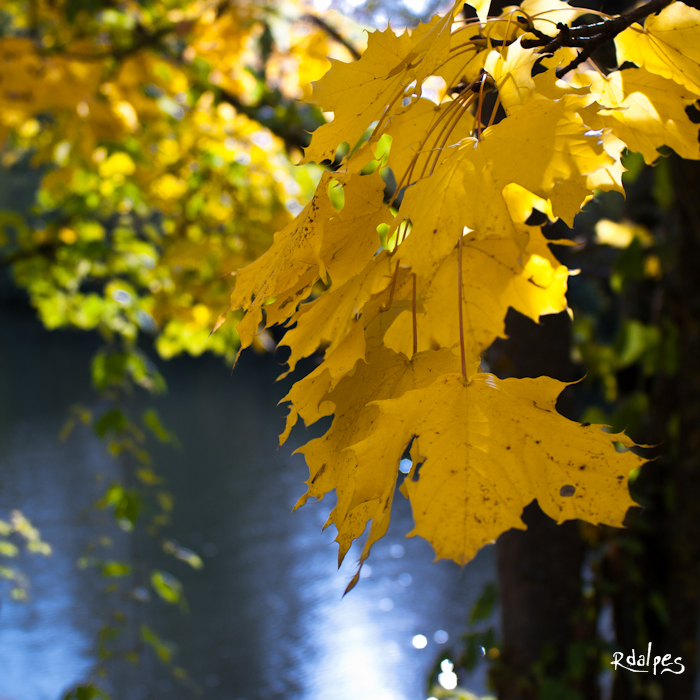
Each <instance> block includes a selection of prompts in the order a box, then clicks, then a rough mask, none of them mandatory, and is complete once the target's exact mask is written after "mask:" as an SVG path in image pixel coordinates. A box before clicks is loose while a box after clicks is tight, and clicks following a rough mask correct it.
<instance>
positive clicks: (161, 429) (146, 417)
mask: <svg viewBox="0 0 700 700" xmlns="http://www.w3.org/2000/svg"><path fill="white" fill-rule="evenodd" d="M142 420H143V424H144V425H145V426H146V427H147V428H149V429H150V431H151V432H152V433H153V434H154V435H155V436H156V438H158V440H160V442H163V443H170V444H172V445H178V444H179V443H178V440H177V436H176V435H175V433H173V432H171V431H170V430H168V429H167V428H166V427H165V426H164V425H163V423H162V422H161V420H160V416H159V415H158V412H157V411H156V410H155V409H154V408H149V409H148V410H147V411H145V412H144V414H143V419H142Z"/></svg>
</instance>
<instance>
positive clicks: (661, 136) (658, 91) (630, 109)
mask: <svg viewBox="0 0 700 700" xmlns="http://www.w3.org/2000/svg"><path fill="white" fill-rule="evenodd" d="M574 79H575V82H576V83H577V84H579V85H588V86H590V89H591V92H592V93H593V94H595V96H596V100H597V101H598V102H599V103H600V105H601V107H603V108H604V109H602V110H600V111H599V112H598V113H597V116H592V117H591V118H590V119H589V120H588V121H589V124H590V125H591V126H592V127H593V128H599V127H609V128H610V129H611V130H612V131H613V133H614V134H615V136H617V137H618V138H620V139H621V140H622V141H624V142H625V144H626V146H627V148H629V150H631V151H638V152H639V153H641V154H642V155H643V156H644V160H645V161H646V162H647V163H648V164H650V165H651V164H652V163H653V162H654V161H655V160H656V159H657V158H658V156H659V152H658V149H659V148H660V147H661V146H669V147H671V148H673V149H674V150H675V151H676V153H678V155H680V156H681V157H682V158H695V159H697V158H700V147H699V146H698V139H697V135H698V126H697V124H693V123H692V122H691V121H690V119H689V117H688V115H687V114H686V112H685V107H686V106H687V105H689V104H692V103H694V102H695V101H696V100H697V96H696V95H695V94H693V93H692V92H691V91H690V90H688V89H687V88H686V87H684V86H682V85H680V84H679V83H676V82H674V81H672V80H669V79H667V78H663V77H661V76H659V75H655V74H654V73H651V72H649V71H648V70H646V69H644V68H632V69H628V70H622V71H613V72H612V73H610V74H609V75H607V76H603V75H601V74H600V73H598V72H594V71H587V72H580V73H578V74H577V75H576V76H575V78H574ZM606 107H607V108H609V109H605V108H606Z"/></svg>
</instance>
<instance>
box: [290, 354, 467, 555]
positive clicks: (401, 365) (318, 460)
mask: <svg viewBox="0 0 700 700" xmlns="http://www.w3.org/2000/svg"><path fill="white" fill-rule="evenodd" d="M458 366H459V358H458V357H457V356H455V355H454V354H453V353H451V352H450V351H449V350H440V351H437V352H427V353H419V354H418V355H416V356H414V357H413V358H412V359H410V360H409V359H408V358H407V357H406V356H405V355H401V354H398V353H395V352H393V351H392V350H389V349H388V348H386V347H384V346H381V345H378V346H375V347H374V348H372V351H371V352H368V353H367V359H366V362H358V363H357V364H356V365H355V369H354V372H353V373H352V374H351V375H348V376H345V377H343V379H342V380H341V381H340V382H338V384H337V386H336V387H335V389H334V390H333V391H332V392H330V393H329V394H328V395H327V396H326V400H327V401H329V402H331V404H332V405H333V407H334V412H335V417H334V419H333V423H332V425H331V427H330V429H329V430H328V432H327V433H326V434H325V435H324V436H323V437H321V438H317V439H315V440H311V441H310V442H308V443H307V444H306V445H304V446H303V447H301V448H299V450H297V452H300V453H302V454H303V455H304V457H305V458H306V463H307V465H308V466H309V472H310V477H309V480H308V482H307V484H308V491H307V493H306V494H305V495H304V496H302V498H301V499H299V502H298V503H297V505H296V506H295V508H297V507H299V506H301V505H303V504H304V503H305V502H306V500H307V499H308V498H309V497H312V496H313V497H316V498H319V499H321V498H323V497H324V496H325V494H327V493H328V492H329V491H331V490H333V489H335V491H336V495H337V497H338V502H337V504H336V506H335V508H334V509H333V511H332V512H331V514H330V516H329V518H328V523H327V524H330V523H334V524H335V526H336V527H337V529H338V537H337V538H336V540H337V542H338V543H339V545H340V551H339V555H338V557H339V561H342V560H343V558H344V556H345V554H346V553H347V550H348V548H349V546H350V544H351V543H352V541H353V540H354V539H356V538H357V537H358V536H359V535H360V534H362V531H363V530H364V529H365V526H366V524H367V520H364V521H362V519H361V518H358V517H357V513H355V515H352V511H353V510H354V509H355V508H356V507H357V506H360V507H361V508H362V510H363V512H366V513H369V517H370V518H377V515H378V514H380V513H384V512H385V511H386V507H387V503H388V499H390V498H391V496H392V495H393V494H390V493H385V492H384V491H380V492H376V494H375V492H374V491H372V488H373V483H374V482H373V480H372V479H373V477H372V471H373V469H374V468H376V467H377V466H378V465H374V467H372V466H371V465H366V464H365V465H363V468H362V469H361V470H360V469H358V468H357V467H358V465H357V462H356V460H355V456H354V453H353V452H352V451H351V450H348V449H347V448H348V447H350V446H351V445H352V444H354V443H355V442H357V441H358V440H359V439H362V437H363V436H364V435H366V434H368V433H369V432H370V431H371V428H372V421H373V414H374V413H375V410H374V409H373V408H368V407H367V405H368V404H369V403H370V402H372V401H375V400H378V399H384V398H391V397H399V396H401V395H402V394H403V393H405V392H406V391H409V390H411V389H418V388H422V387H424V386H428V385H429V384H431V383H432V382H433V381H434V380H435V379H436V377H438V376H439V375H440V374H442V373H444V372H450V371H456V370H457V369H458ZM397 474H398V471H396V474H395V475H394V477H396V475H397ZM370 501H376V502H374V503H371V505H370V506H369V510H368V506H367V505H364V504H367V503H368V502H370ZM358 528H359V530H358Z"/></svg>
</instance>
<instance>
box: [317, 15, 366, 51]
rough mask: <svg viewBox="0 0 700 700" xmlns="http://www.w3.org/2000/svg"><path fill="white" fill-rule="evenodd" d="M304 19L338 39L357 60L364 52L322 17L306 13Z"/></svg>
mask: <svg viewBox="0 0 700 700" xmlns="http://www.w3.org/2000/svg"><path fill="white" fill-rule="evenodd" d="M304 19H306V20H308V21H309V22H311V23H312V24H315V25H316V26H317V27H320V28H321V29H323V31H324V32H326V34H328V36H330V37H332V38H333V39H335V41H337V42H338V43H339V44H342V45H343V46H344V47H345V48H346V49H347V50H348V51H349V52H350V55H351V56H352V57H353V58H354V59H355V60H356V61H359V60H360V57H361V56H362V54H361V53H360V52H359V51H358V50H357V48H356V47H355V46H354V45H353V44H352V43H351V42H350V41H349V40H348V39H346V38H345V37H344V36H343V35H342V34H341V33H340V32H339V31H338V30H337V29H334V28H333V27H331V25H330V24H328V22H326V20H324V19H321V18H320V17H317V16H316V15H306V17H304Z"/></svg>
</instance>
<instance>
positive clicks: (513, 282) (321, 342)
mask: <svg viewBox="0 0 700 700" xmlns="http://www.w3.org/2000/svg"><path fill="white" fill-rule="evenodd" d="M473 4H474V6H475V8H476V10H477V14H478V20H457V14H456V13H457V10H458V7H461V3H457V4H456V5H455V7H454V8H453V9H452V11H451V12H448V13H447V14H446V15H445V16H443V17H435V18H434V19H433V20H432V21H430V22H428V23H425V24H421V25H419V26H418V27H417V28H416V29H415V31H413V32H412V33H408V32H404V33H403V34H401V35H397V34H396V33H395V32H394V31H393V30H392V29H391V28H388V29H386V30H385V31H381V32H380V31H377V32H374V33H372V34H370V36H369V44H368V47H367V50H366V52H365V53H364V54H363V56H362V57H361V58H360V59H359V60H358V61H355V62H353V63H341V62H339V61H333V62H332V68H331V70H330V71H329V72H328V73H327V74H326V76H325V77H323V78H322V79H321V80H320V81H319V82H317V83H315V84H314V90H313V96H312V98H311V99H312V102H313V103H314V104H316V105H318V106H319V107H321V108H322V109H323V110H325V111H328V112H333V115H334V118H333V120H332V121H331V122H329V123H328V124H325V125H323V126H321V127H320V128H318V129H317V130H316V131H315V132H314V134H313V138H312V142H311V145H310V146H309V148H308V149H307V150H306V153H305V157H304V160H303V162H316V163H321V162H323V161H333V160H334V159H337V155H336V154H337V153H338V147H339V145H340V144H342V143H346V144H347V145H348V147H349V148H348V151H347V154H346V155H345V156H344V157H343V158H342V159H340V160H339V161H337V160H336V165H337V167H336V168H335V169H334V170H332V171H329V172H327V173H325V174H324V176H323V177H322V178H321V181H320V183H319V185H318V188H317V190H316V193H315V195H314V197H313V199H312V200H311V202H310V203H309V204H308V205H307V206H306V207H305V209H304V210H303V211H302V212H301V213H300V214H299V215H298V216H297V218H296V219H295V220H294V221H293V222H291V223H290V224H289V225H288V226H287V227H286V228H284V229H283V230H281V231H280V232H279V233H277V234H276V235H275V240H274V244H273V245H272V247H271V248H270V249H269V250H268V252H267V253H266V254H265V255H263V256H262V257H261V258H260V259H259V260H257V261H256V262H254V263H253V264H251V265H249V266H248V267H246V268H244V269H241V270H239V271H238V273H237V276H236V287H235V290H234V291H233V293H232V298H231V306H232V308H233V309H242V310H244V311H245V317H244V318H243V320H242V321H241V322H240V323H239V325H238V327H237V330H238V333H239V335H240V340H241V345H242V347H246V346H248V345H250V344H251V343H252V342H253V340H254V338H255V337H256V334H257V333H259V332H260V329H261V328H263V327H270V326H272V325H274V324H286V325H287V327H288V329H287V331H286V334H285V336H284V339H283V341H282V345H286V346H288V347H289V348H290V351H291V353H290V356H289V360H288V362H289V369H290V371H291V370H293V369H294V367H295V365H296V364H297V362H298V361H299V360H300V359H301V358H304V357H308V356H310V355H311V354H312V353H315V352H316V351H318V350H319V349H320V348H324V355H323V362H322V363H321V364H320V365H319V366H318V367H317V368H316V369H315V370H314V371H313V372H311V373H310V374H309V375H308V376H306V377H304V378H303V379H301V380H299V381H298V382H297V383H296V384H295V385H294V386H293V387H292V389H291V390H290V392H289V394H288V395H287V397H286V400H287V401H289V402H290V403H291V408H290V413H289V417H288V419H287V426H286V428H285V431H284V433H283V434H282V436H281V441H282V442H284V440H285V439H286V438H287V436H288V435H289V433H290V430H291V429H292V427H293V426H294V425H295V423H296V422H297V420H298V418H299V417H301V418H302V419H303V421H304V423H305V424H306V425H309V424H312V423H314V422H315V421H317V420H318V419H319V418H321V417H323V416H329V415H331V414H333V415H334V418H333V422H332V424H331V427H330V428H329V430H328V431H327V432H326V434H325V435H324V436H323V437H320V438H317V439H314V440H311V441H310V442H309V443H308V444H306V445H305V446H304V447H302V448H300V450H299V452H301V453H302V454H303V455H304V456H305V458H306V461H307V463H308V466H309V470H310V478H309V480H308V482H307V483H308V491H307V493H306V495H304V496H303V497H302V498H301V499H300V501H299V503H298V504H297V505H301V504H303V503H304V502H305V501H306V500H307V499H308V498H309V497H315V498H318V499H321V498H323V497H324V496H325V495H326V494H327V493H328V492H330V491H332V490H335V492H336V495H337V504H336V506H335V508H334V509H333V510H332V512H331V514H330V516H329V519H328V523H327V524H330V523H333V524H334V525H335V526H336V527H337V530H338V536H337V542H338V543H339V546H340V551H339V560H340V561H342V559H343V557H344V556H345V554H346V553H347V551H348V548H349V547H350V545H351V544H352V542H353V541H354V540H355V539H357V538H358V537H360V535H361V534H362V533H363V531H364V530H365V529H366V527H367V525H368V523H371V526H370V530H369V535H368V537H367V539H366V542H365V545H364V549H363V552H362V555H361V558H360V566H361V565H362V562H363V561H364V560H365V559H366V557H367V556H368V554H369V551H370V548H371V547H372V545H373V544H374V543H375V542H376V541H377V540H378V539H379V538H380V537H382V536H383V535H384V533H385V532H386V530H387V527H388V524H389V519H390V512H391V505H392V500H393V497H394V493H395V491H396V487H397V481H398V477H399V476H400V474H399V463H400V460H401V459H402V457H403V456H404V455H405V453H406V451H407V450H410V456H411V460H412V468H411V471H410V473H409V474H408V476H407V477H406V479H405V480H404V481H403V483H402V484H401V487H400V490H401V492H402V493H403V495H404V496H406V497H408V498H409V499H410V502H411V505H412V508H413V515H414V519H415V528H414V529H413V531H412V532H411V533H410V534H411V535H421V536H423V537H425V538H426V539H427V540H428V541H429V542H430V543H431V544H432V546H433V547H434V549H435V552H436V555H437V558H443V557H444V558H450V559H453V560H454V561H456V562H458V563H460V564H465V563H466V562H467V561H469V560H470V559H471V558H472V557H473V556H474V555H475V553H476V552H477V550H478V549H479V548H480V547H481V546H482V545H484V544H486V543H489V542H493V541H494V540H495V539H496V538H497V537H498V536H499V534H501V533H502V532H504V531H505V530H507V529H509V528H521V529H524V524H523V522H522V520H521V517H520V516H521V513H522V511H523V508H524V507H525V506H526V505H527V504H528V503H530V502H531V501H532V500H533V499H537V501H538V503H539V505H540V507H541V508H542V510H544V512H545V513H547V514H548V515H549V516H551V517H552V518H553V519H555V520H556V521H557V522H558V523H561V522H563V521H564V520H567V519H573V518H581V519H584V520H587V521H589V522H592V523H601V524H607V525H612V526H621V525H622V522H623V519H624V517H625V513H626V511H627V509H628V507H629V506H631V505H632V504H633V501H632V500H631V498H630V496H629V490H628V474H629V472H630V471H631V470H632V469H634V468H637V467H638V466H640V464H641V463H642V461H643V460H642V459H641V458H640V457H639V456H637V455H636V454H635V453H634V452H632V451H630V449H629V448H631V447H632V446H633V443H632V442H631V441H630V440H629V439H628V438H627V437H625V436H624V435H623V434H612V433H610V432H607V431H606V430H605V429H604V426H600V425H581V424H579V423H576V422H572V421H570V420H568V419H566V418H564V417H563V416H561V415H560V414H559V413H558V412H557V411H556V407H555V404H556V401H557V397H558V395H559V394H560V392H561V391H562V389H563V388H564V386H565V385H564V384H563V383H561V382H559V381H556V380H554V379H552V378H549V377H540V378H536V379H506V380H501V379H499V378H497V377H495V376H494V375H493V374H490V373H485V372H480V371H479V365H480V357H481V353H482V352H483V351H484V350H486V349H487V348H488V347H489V346H490V345H491V343H492V342H493V341H494V340H495V339H496V338H499V337H503V336H504V318H505V315H506V313H507V311H508V309H509V308H511V307H512V308H514V309H516V310H517V311H519V312H521V313H523V314H525V315H526V316H528V317H529V318H531V319H533V320H534V321H537V320H538V319H539V318H540V317H541V316H542V315H544V314H552V313H558V312H560V311H563V310H565V309H566V308H567V302H566V296H565V295H566V287H567V275H568V270H567V269H566V267H565V266H563V265H561V264H560V263H559V262H558V261H557V259H556V258H555V256H554V255H553V253H552V252H551V250H550V249H549V245H548V242H547V240H546V238H545V237H544V235H543V233H542V230H541V227H540V226H533V225H531V224H530V223H529V222H531V221H532V220H533V219H534V218H535V217H533V216H532V215H533V213H534V212H539V213H540V215H545V216H540V218H541V219H543V218H545V217H546V218H547V219H548V220H549V221H554V220H556V219H562V220H563V221H564V222H566V223H567V224H568V225H572V224H573V220H574V217H575V215H576V214H577V212H579V211H580V210H581V209H582V207H583V206H584V205H585V204H586V203H587V202H588V201H589V200H590V199H591V198H592V197H593V195H594V192H596V191H597V190H602V191H618V192H623V186H622V174H623V172H624V170H625V169H624V167H623V165H622V162H621V157H622V155H623V152H624V151H625V149H629V150H632V151H638V152H640V153H641V154H642V155H643V157H644V159H645V161H646V162H647V163H653V162H654V161H655V160H656V158H657V157H658V155H659V152H658V149H659V148H660V147H661V146H664V145H665V146H669V147H671V148H673V149H674V150H675V151H676V152H677V153H678V154H679V155H681V156H683V157H685V158H700V150H699V147H698V127H697V125H696V124H693V123H692V121H691V120H690V118H689V117H688V115H687V114H686V111H685V110H686V107H687V106H688V105H691V104H692V103H694V102H695V101H696V100H697V99H698V97H700V65H699V64H700V53H699V52H698V48H697V47H698V46H700V42H699V41H698V39H699V38H700V11H698V10H696V9H693V8H690V7H688V6H686V5H685V4H683V3H681V2H674V3H672V4H670V5H668V6H667V7H665V9H662V10H661V11H660V12H659V13H658V14H655V15H650V16H648V17H647V18H646V21H645V24H644V26H642V25H641V24H639V23H636V22H634V23H633V22H632V21H630V22H629V23H628V25H629V26H626V27H625V26H624V25H623V26H620V25H619V24H616V25H615V27H618V28H617V29H616V30H615V31H616V36H615V47H616V50H617V59H618V62H619V64H620V65H621V66H623V68H621V69H618V70H613V71H611V72H609V73H607V74H605V73H603V72H601V71H600V70H599V69H598V68H597V67H596V66H595V65H594V64H592V63H590V62H586V61H583V60H582V59H583V58H585V56H580V52H581V50H582V46H583V45H584V44H583V43H582V42H579V44H576V43H575V42H574V43H572V42H569V44H567V42H566V41H565V40H562V37H565V34H564V33H565V32H566V31H567V30H568V25H570V24H571V22H573V21H574V20H575V19H576V18H578V17H580V16H582V15H584V14H587V13H588V12H589V11H588V10H584V9H580V8H574V7H570V6H569V5H567V4H566V3H563V2H560V0H525V1H524V2H523V3H522V5H521V6H520V7H508V8H506V9H505V10H503V12H502V14H501V15H500V16H497V17H489V16H488V11H489V7H488V2H478V3H473ZM647 14H649V13H647ZM617 20H619V18H617ZM617 20H613V19H612V18H607V20H605V18H604V22H603V24H605V21H610V22H613V21H617ZM571 31H572V33H573V30H571ZM588 41H590V39H589V40H588ZM633 64H634V65H633ZM487 105H490V106H489V107H487ZM391 178H393V181H394V182H395V184H396V186H395V187H394V188H393V194H392V190H391V188H387V186H386V183H387V182H390V181H391ZM387 191H388V192H389V194H388V195H387V194H386V193H387ZM319 281H320V282H322V283H323V287H324V289H323V291H322V293H320V294H318V295H317V296H316V297H315V298H311V300H309V297H310V294H311V292H312V290H313V289H318V286H316V288H315V287H314V285H317V283H318V282H319ZM616 446H617V449H616ZM358 575H359V569H358V574H356V575H355V577H354V579H353V580H352V581H351V582H350V586H349V587H352V586H353V585H354V584H355V582H356V581H357V578H358Z"/></svg>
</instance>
